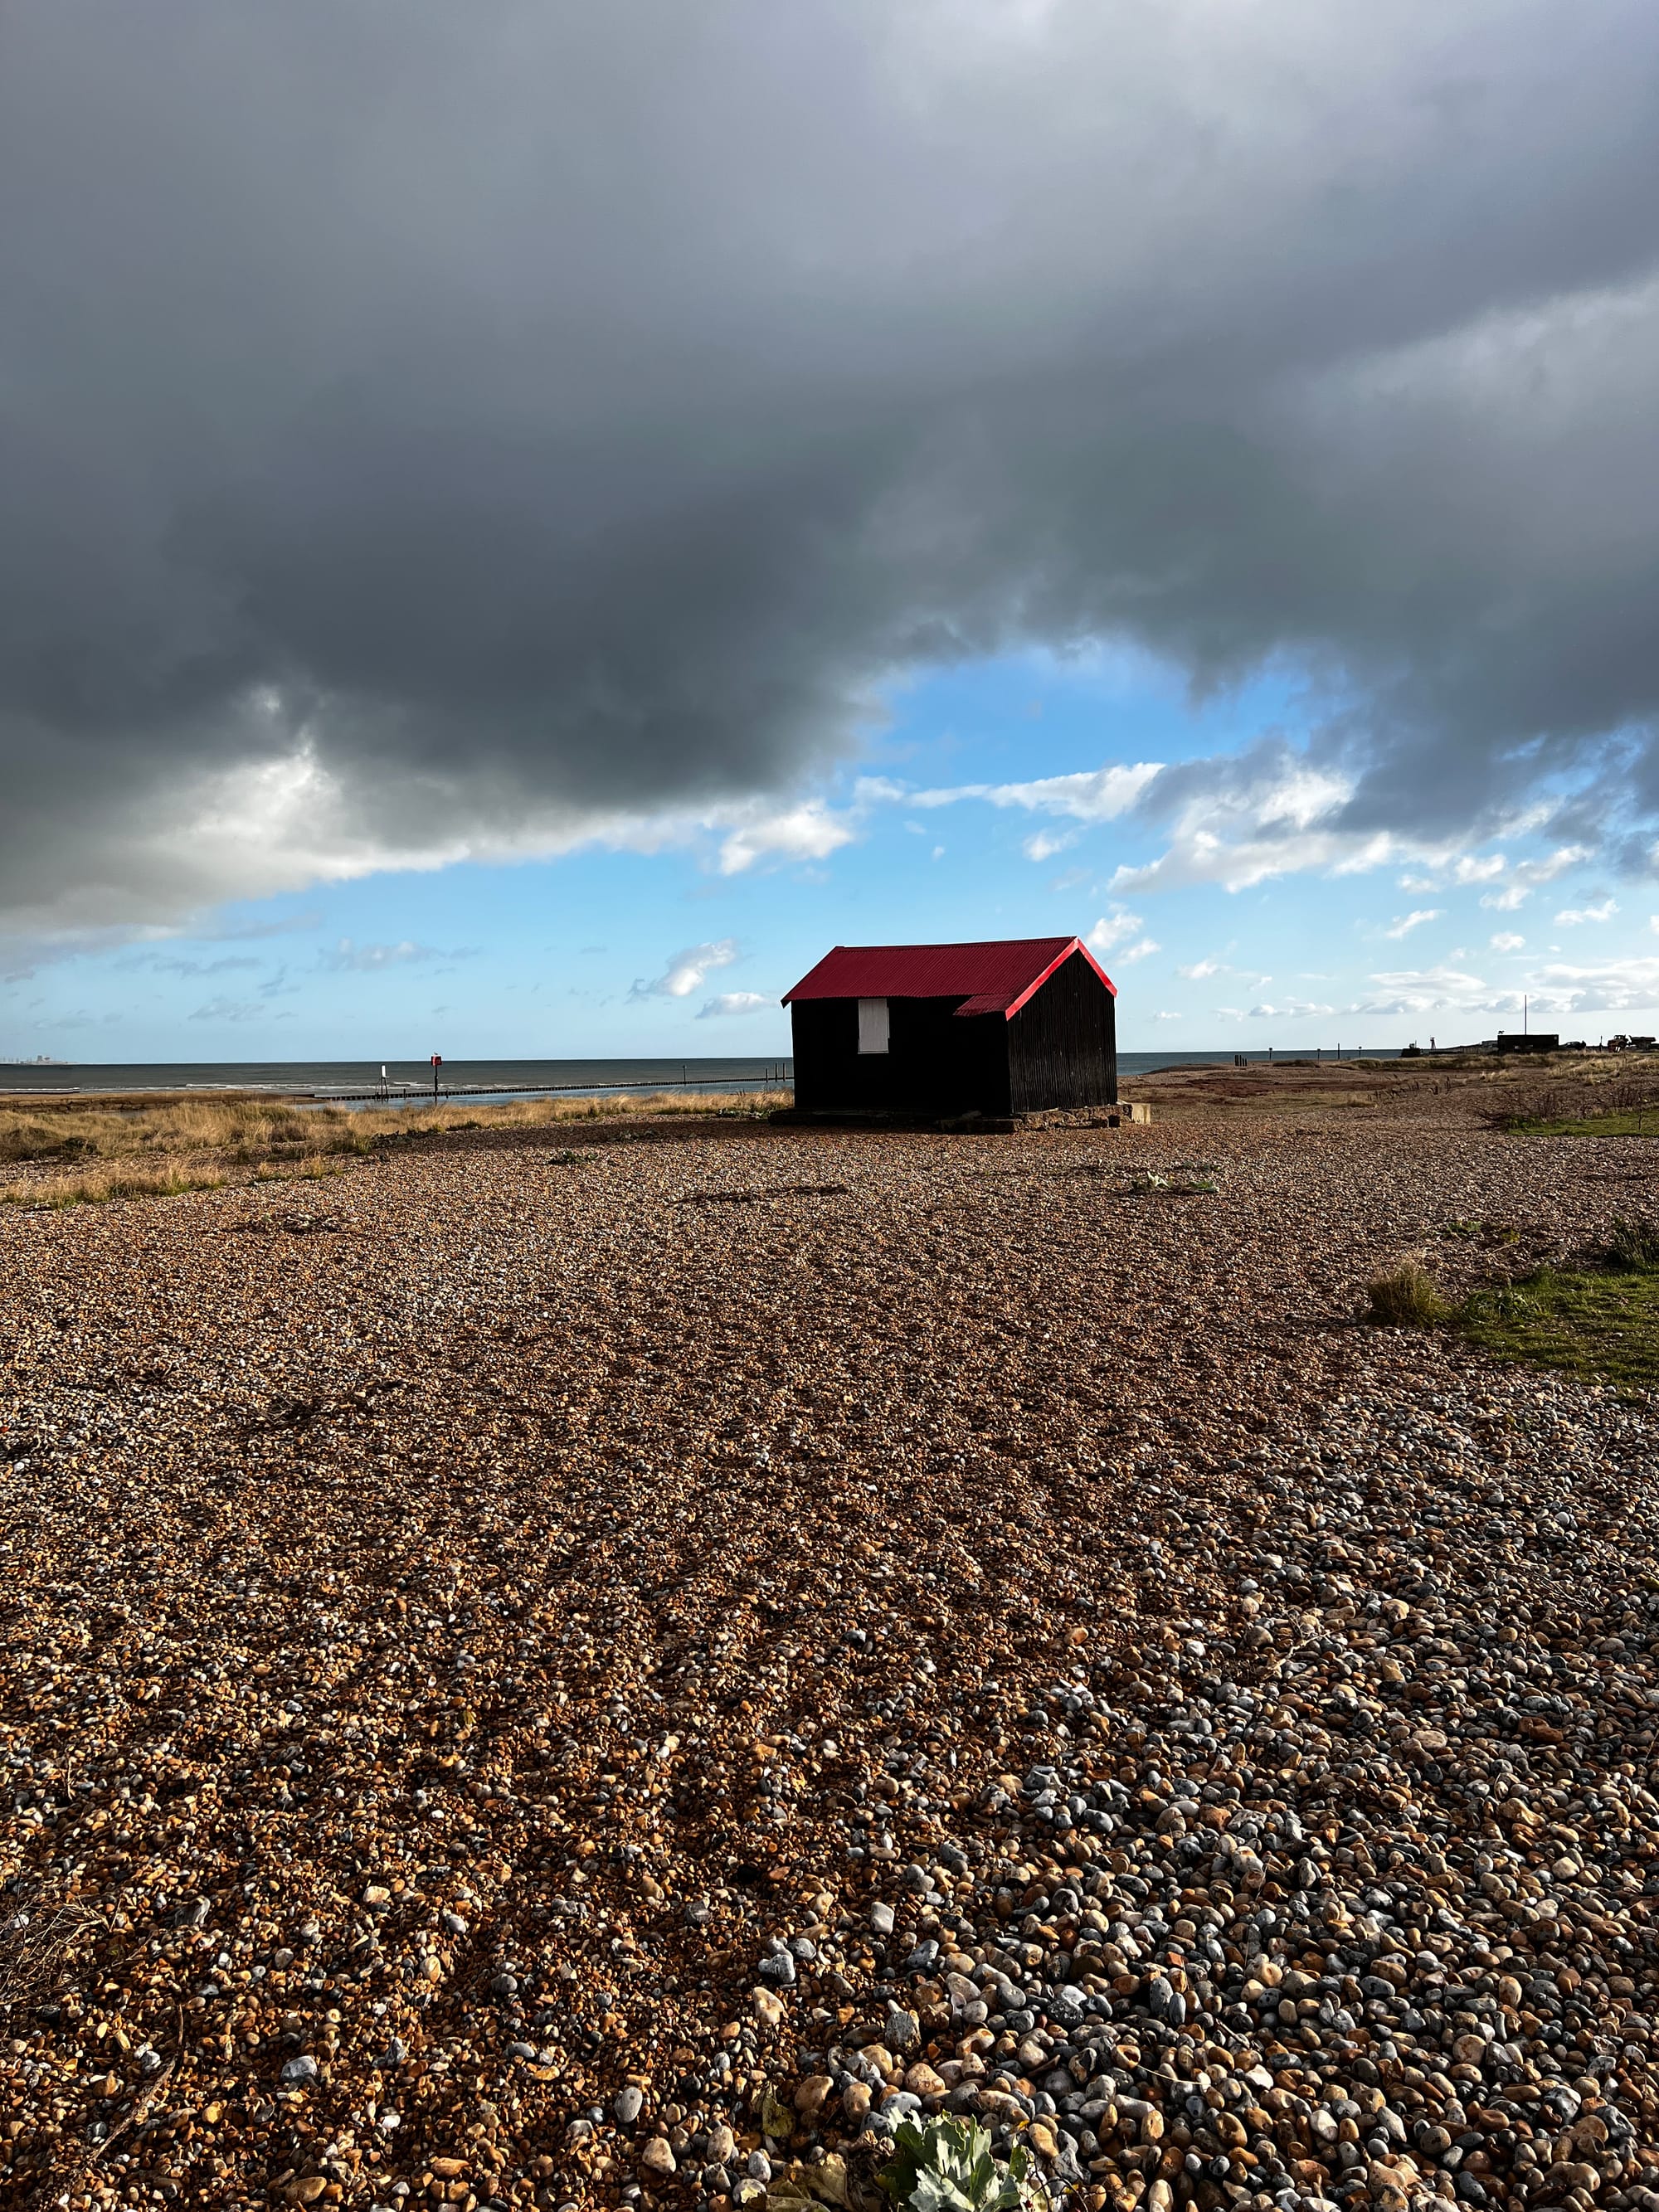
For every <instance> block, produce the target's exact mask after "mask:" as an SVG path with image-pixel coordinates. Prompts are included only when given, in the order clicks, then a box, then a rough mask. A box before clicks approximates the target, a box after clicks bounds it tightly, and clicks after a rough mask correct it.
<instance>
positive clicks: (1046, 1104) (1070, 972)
mask: <svg viewBox="0 0 1659 2212" xmlns="http://www.w3.org/2000/svg"><path fill="white" fill-rule="evenodd" d="M967 1026H968V1024H966V1023H964V1024H963V1027H964V1028H966V1027H967ZM1006 1027H1007V1030H1008V1066H1009V1081H1010V1091H1011V1094H1012V1108H1011V1109H1008V1110H1012V1112H1013V1113H1016V1114H1040V1113H1042V1112H1043V1111H1045V1110H1046V1109H1049V1108H1058V1107H1080V1106H1115V1105H1116V1103H1117V1009H1116V1006H1115V1003H1114V1000H1113V998H1112V994H1111V993H1110V992H1109V990H1108V989H1107V988H1106V986H1105V985H1104V984H1103V982H1102V981H1101V980H1100V978H1099V976H1098V975H1096V973H1095V971H1094V969H1092V968H1091V966H1090V965H1089V963H1088V962H1087V961H1086V960H1085V958H1084V957H1083V956H1082V954H1081V953H1080V952H1074V953H1073V955H1072V956H1071V957H1070V959H1069V960H1066V961H1063V962H1062V963H1061V964H1060V966H1059V967H1058V968H1056V969H1055V970H1054V974H1053V975H1051V976H1050V977H1049V978H1048V981H1047V982H1046V983H1045V984H1044V985H1043V986H1042V989H1041V990H1040V991H1039V992H1038V993H1037V994H1036V997H1035V998H1034V999H1031V1000H1028V1001H1027V1003H1026V1004H1025V1005H1024V1006H1022V1007H1021V1008H1020V1010H1019V1012H1018V1013H1017V1014H1016V1015H1015V1016H1014V1018H1013V1019H1012V1021H1011V1022H1009V1023H1008V1024H1006Z"/></svg>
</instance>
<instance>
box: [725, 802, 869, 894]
mask: <svg viewBox="0 0 1659 2212" xmlns="http://www.w3.org/2000/svg"><path fill="white" fill-rule="evenodd" d="M711 818H714V819H717V820H726V821H731V822H732V827H731V828H730V829H729V830H728V832H727V835H726V840H725V842H723V844H722V845H721V847H720V873H721V874H722V875H723V876H735V875H740V874H741V873H742V872H743V871H744V869H745V868H751V867H753V866H754V865H755V863H756V861H757V860H828V859H829V855H830V854H831V853H836V852H839V851H840V849H841V848H842V846H843V845H850V844H851V843H852V842H853V840H854V837H855V836H857V835H858V823H857V822H856V821H855V820H854V819H853V818H852V817H848V815H845V814H836V813H833V812H832V811H830V809H829V807H828V806H826V805H824V803H823V800H822V799H802V800H800V801H799V803H798V804H797V805H793V806H785V807H779V808H773V807H769V806H765V805H757V806H754V807H752V808H749V809H745V810H742V811H739V812H738V816H737V818H736V819H735V820H732V817H731V816H730V815H726V816H723V817H711Z"/></svg>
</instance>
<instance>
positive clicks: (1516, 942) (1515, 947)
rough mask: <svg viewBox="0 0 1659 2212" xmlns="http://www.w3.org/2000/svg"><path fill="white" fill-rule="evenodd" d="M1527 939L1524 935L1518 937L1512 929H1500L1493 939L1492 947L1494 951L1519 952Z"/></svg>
mask: <svg viewBox="0 0 1659 2212" xmlns="http://www.w3.org/2000/svg"><path fill="white" fill-rule="evenodd" d="M1526 941H1527V940H1526V939H1525V938H1524V937H1517V936H1516V933H1515V932H1514V931H1513V930H1512V929H1500V930H1499V931H1498V934H1497V935H1496V937H1494V938H1493V939H1492V951H1494V952H1518V951H1520V950H1521V948H1522V945H1524V944H1525V943H1526Z"/></svg>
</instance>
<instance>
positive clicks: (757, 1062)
mask: <svg viewBox="0 0 1659 2212" xmlns="http://www.w3.org/2000/svg"><path fill="white" fill-rule="evenodd" d="M1399 1056H1400V1054H1399V1048H1397V1047H1384V1046H1375V1047H1370V1048H1365V1049H1364V1050H1363V1051H1362V1050H1360V1049H1359V1048H1349V1049H1346V1050H1344V1051H1343V1053H1342V1054H1341V1057H1342V1059H1343V1060H1361V1059H1363V1060H1397V1059H1398V1058H1399ZM1335 1057H1336V1053H1335V1049H1334V1048H1333V1047H1329V1046H1326V1047H1319V1046H1314V1045H1310V1046H1307V1047H1305V1048H1295V1049H1285V1050H1284V1051H1274V1052H1268V1051H1267V1050H1265V1049H1257V1050H1251V1051H1246V1052H1241V1051H1239V1049H1238V1048H1237V1047H1234V1046H1230V1045H1222V1046H1216V1047H1214V1048H1199V1049H1195V1050H1191V1051H1176V1050H1170V1051H1165V1052H1120V1053H1119V1054H1118V1073H1119V1074H1120V1076H1121V1077H1124V1078H1126V1079H1133V1077H1135V1076H1138V1075H1151V1074H1155V1073H1158V1071H1160V1070H1162V1069H1164V1068H1170V1067H1206V1066H1230V1065H1231V1063H1232V1062H1233V1060H1235V1059H1236V1058H1242V1059H1243V1060H1248V1061H1249V1062H1250V1063H1251V1064H1255V1062H1257V1061H1261V1062H1264V1063H1267V1062H1276V1063H1283V1062H1285V1061H1289V1060H1334V1059H1335ZM383 1064H384V1066H385V1068H386V1081H387V1087H388V1090H389V1091H390V1092H391V1093H392V1095H393V1096H396V1095H398V1094H399V1093H403V1094H405V1095H408V1096H410V1097H414V1096H417V1095H425V1096H429V1095H430V1093H431V1088H432V1069H431V1066H430V1063H429V1062H427V1061H424V1060H386V1061H385V1062H384V1063H382V1062H380V1060H133V1061H126V1062H111V1061H91V1062H88V1063H86V1064H85V1065H81V1064H78V1063H76V1062H72V1061H70V1062H65V1061H53V1062H52V1063H50V1064H47V1063H46V1062H41V1061H33V1060H27V1061H21V1062H14V1063H9V1064H8V1063H5V1062H0V1097H12V1098H27V1097H47V1096H54V1097H64V1096H85V1095H87V1094H96V1093H100V1092H106V1091H107V1092H124V1091H263V1092H266V1093H269V1094H270V1095H272V1096H276V1097H306V1098H324V1099H325V1098H329V1097H346V1096H350V1097H362V1096H364V1095H365V1094H367V1093H368V1092H371V1091H374V1090H375V1089H376V1088H377V1087H378V1084H379V1079H380V1068H381V1066H382V1065H383ZM793 1079H794V1062H793V1059H792V1058H791V1057H790V1056H789V1055H788V1054H779V1055H768V1054H762V1055H757V1056H756V1057H753V1058H738V1057H729V1058H719V1059H715V1058H704V1059H701V1060H693V1059H685V1060H678V1059H671V1058H669V1057H666V1056H654V1057H650V1056H641V1057H640V1058H637V1059H620V1058H618V1059H591V1060H446V1061H445V1063H444V1065H443V1066H442V1067H441V1069H440V1071H439V1087H440V1091H441V1094H442V1095H444V1096H447V1097H455V1096H460V1095H465V1096H467V1097H476V1098H483V1097H487V1096H489V1095H492V1094H495V1095H501V1096H514V1095H515V1096H519V1097H527V1096H531V1095H532V1094H534V1093H535V1092H537V1091H571V1092H573V1093H574V1092H584V1091H585V1092H587V1093H590V1094H592V1095H596V1096H600V1097H603V1096H605V1094H606V1093H607V1092H608V1091H611V1090H617V1091H620V1090H623V1089H624V1088H634V1087H644V1088H650V1087H657V1086H660V1087H661V1088H663V1089H668V1088H670V1087H674V1088H678V1087H680V1086H682V1085H683V1086H684V1087H685V1088H688V1089H695V1090H718V1089H722V1088H729V1089H732V1090H751V1089H753V1088H755V1087H756V1086H757V1085H768V1084H775V1083H786V1084H787V1083H792V1082H793Z"/></svg>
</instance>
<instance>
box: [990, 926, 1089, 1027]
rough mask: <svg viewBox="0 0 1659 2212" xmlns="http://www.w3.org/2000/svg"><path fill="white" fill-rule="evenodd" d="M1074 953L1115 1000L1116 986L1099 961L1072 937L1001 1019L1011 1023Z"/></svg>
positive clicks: (1080, 942) (1079, 939)
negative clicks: (1080, 955) (1096, 976)
mask: <svg viewBox="0 0 1659 2212" xmlns="http://www.w3.org/2000/svg"><path fill="white" fill-rule="evenodd" d="M1074 952H1080V953H1081V954H1082V955H1083V957H1084V958H1085V960H1086V961H1087V962H1088V963H1089V965H1090V966H1091V968H1092V969H1094V971H1095V973H1096V975H1098V976H1099V978H1100V980H1101V981H1102V982H1103V984H1104V985H1105V986H1106V988H1107V989H1108V990H1109V992H1110V993H1111V994H1112V996H1113V997H1114V998H1116V996H1117V985H1116V984H1115V982H1113V981H1112V979H1111V977H1110V976H1109V975H1108V974H1107V973H1106V970H1105V969H1103V967H1102V966H1101V964H1100V963H1099V961H1098V960H1097V959H1096V958H1095V956H1094V954H1093V953H1092V952H1091V951H1090V950H1089V948H1088V946H1087V945H1085V943H1084V942H1083V939H1081V938H1080V937H1074V938H1073V939H1072V941H1071V943H1070V944H1069V945H1067V946H1066V950H1065V951H1063V952H1062V953H1061V954H1060V957H1059V959H1057V960H1051V961H1050V962H1049V963H1048V966H1047V967H1046V968H1045V969H1043V971H1042V974H1041V975H1039V976H1038V977H1037V979H1036V982H1035V983H1029V984H1027V986H1026V987H1025V988H1024V990H1023V991H1022V992H1021V993H1020V994H1019V996H1018V998H1017V999H1016V1000H1014V1003H1013V1005H1012V1006H1010V1007H1009V1009H1008V1012H1007V1013H1006V1015H1005V1016H1004V1019H1005V1020H1006V1021H1012V1019H1013V1018H1014V1016H1015V1015H1016V1014H1017V1013H1018V1012H1019V1010H1020V1008H1021V1007H1022V1006H1024V1004H1025V1002H1026V1000H1028V999H1030V998H1033V997H1035V995H1036V993H1037V992H1039V991H1040V990H1041V989H1042V987H1043V985H1044V984H1045V983H1046V982H1047V981H1048V978H1049V977H1050V976H1051V975H1053V974H1054V970H1055V969H1056V968H1058V967H1060V966H1061V965H1062V964H1063V963H1065V962H1066V961H1067V960H1069V959H1070V958H1071V957H1072V955H1073V953H1074Z"/></svg>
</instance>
